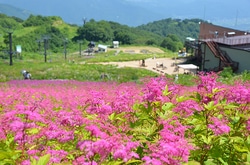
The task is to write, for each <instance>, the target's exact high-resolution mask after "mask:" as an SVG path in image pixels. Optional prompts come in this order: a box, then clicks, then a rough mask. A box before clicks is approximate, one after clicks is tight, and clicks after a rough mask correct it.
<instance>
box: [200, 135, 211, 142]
mask: <svg viewBox="0 0 250 165" xmlns="http://www.w3.org/2000/svg"><path fill="white" fill-rule="evenodd" d="M201 138H202V139H203V142H204V143H206V144H210V143H211V141H212V138H211V137H210V136H208V137H206V136H204V135H201Z"/></svg>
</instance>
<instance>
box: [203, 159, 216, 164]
mask: <svg viewBox="0 0 250 165" xmlns="http://www.w3.org/2000/svg"><path fill="white" fill-rule="evenodd" d="M204 164H205V165H217V164H216V163H214V162H213V159H208V160H207V161H205V162H204Z"/></svg>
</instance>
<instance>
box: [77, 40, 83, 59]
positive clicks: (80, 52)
mask: <svg viewBox="0 0 250 165" xmlns="http://www.w3.org/2000/svg"><path fill="white" fill-rule="evenodd" d="M78 43H79V55H80V56H81V55H82V43H83V41H82V40H78Z"/></svg>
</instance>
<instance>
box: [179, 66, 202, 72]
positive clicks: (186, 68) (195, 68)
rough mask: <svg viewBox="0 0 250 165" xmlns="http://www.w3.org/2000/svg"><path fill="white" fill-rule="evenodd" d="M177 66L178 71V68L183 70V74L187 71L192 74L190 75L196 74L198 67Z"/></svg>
mask: <svg viewBox="0 0 250 165" xmlns="http://www.w3.org/2000/svg"><path fill="white" fill-rule="evenodd" d="M177 66H178V69H179V68H182V69H184V73H185V71H186V70H187V71H188V72H192V73H194V74H196V73H197V70H198V69H199V67H198V66H196V65H194V64H180V65H177Z"/></svg>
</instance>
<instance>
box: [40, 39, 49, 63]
mask: <svg viewBox="0 0 250 165" xmlns="http://www.w3.org/2000/svg"><path fill="white" fill-rule="evenodd" d="M42 39H43V43H44V62H47V49H48V41H49V39H50V37H49V36H47V35H45V36H43V37H42Z"/></svg>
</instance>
